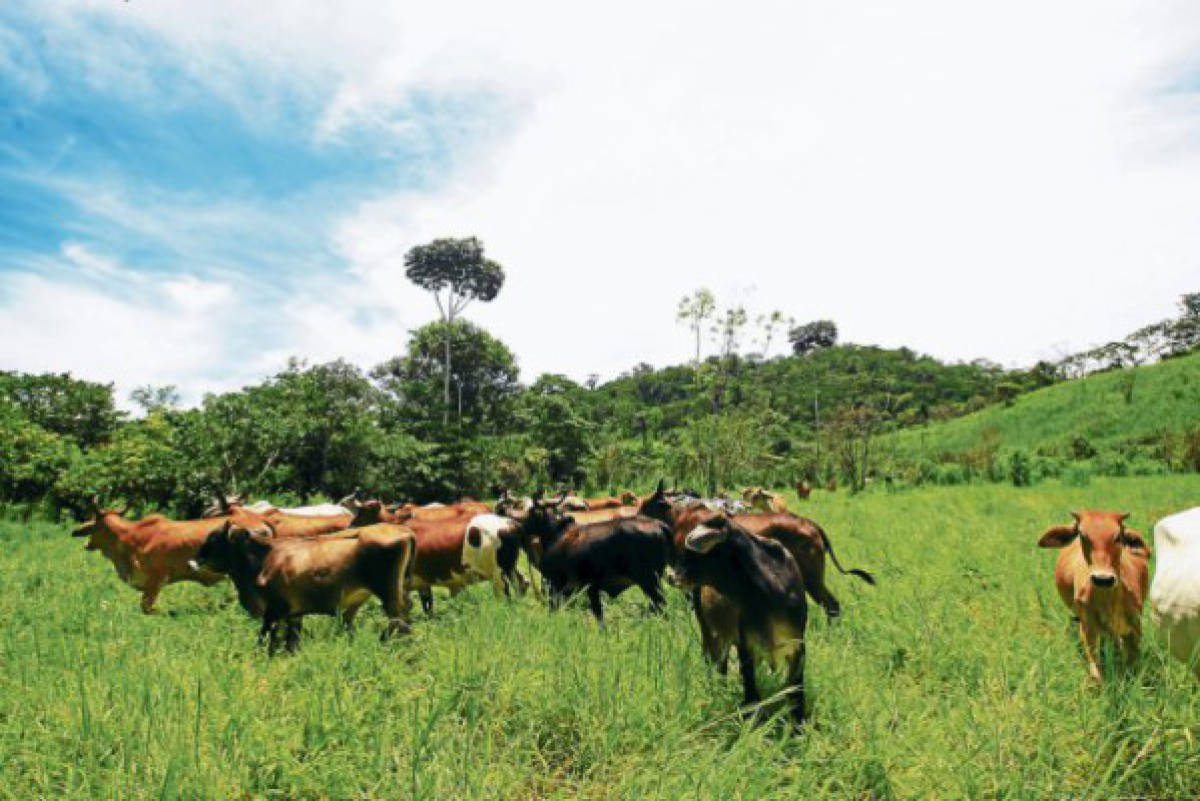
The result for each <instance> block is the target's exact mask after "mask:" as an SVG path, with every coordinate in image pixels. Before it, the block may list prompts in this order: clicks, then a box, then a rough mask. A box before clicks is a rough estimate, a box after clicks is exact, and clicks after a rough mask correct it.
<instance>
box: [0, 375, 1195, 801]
mask: <svg viewBox="0 0 1200 801" xmlns="http://www.w3.org/2000/svg"><path fill="white" fill-rule="evenodd" d="M1068 389H1069V388H1068ZM789 500H790V503H791V505H792V507H793V508H795V509H799V510H800V511H801V513H802V514H806V515H808V516H811V517H813V518H814V519H816V520H818V521H819V522H821V523H822V524H823V525H824V526H825V527H826V529H827V530H828V531H829V533H830V536H831V538H832V540H833V543H834V546H835V548H836V550H837V553H838V556H839V557H840V558H841V560H842V562H843V563H844V564H846V565H847V566H850V565H853V566H858V567H863V568H866V569H868V570H871V571H873V572H874V573H875V574H876V576H877V577H878V579H879V585H878V586H877V587H869V586H866V585H865V584H863V583H862V582H859V581H857V580H856V579H852V578H848V577H843V576H840V575H837V574H836V573H833V574H832V575H831V578H830V586H831V588H832V589H833V591H834V592H835V594H837V595H838V596H839V597H840V598H841V600H842V601H843V603H844V605H845V614H844V617H843V619H842V620H841V621H840V622H839V623H837V624H835V625H828V624H827V623H826V622H825V620H824V618H823V616H822V615H820V614H819V610H818V609H817V608H816V607H815V606H810V609H811V611H812V615H811V618H810V619H811V621H812V622H811V623H810V627H809V645H808V690H809V704H810V722H809V724H808V726H807V727H806V728H805V729H804V730H803V731H802V732H801V733H799V734H794V733H792V732H791V731H790V728H789V727H788V726H787V725H786V714H785V713H783V712H781V713H780V714H779V716H778V717H776V718H774V719H771V720H769V721H768V722H766V723H764V724H761V725H754V724H753V723H751V722H750V721H748V720H746V719H743V717H742V716H740V715H739V714H738V713H737V710H738V704H739V702H740V699H741V689H740V684H739V682H738V680H737V678H736V669H734V670H732V671H731V675H729V676H727V677H723V676H720V675H718V674H717V673H715V672H714V671H711V670H709V669H708V668H706V666H705V664H704V662H703V661H702V659H701V655H700V647H699V638H698V634H697V629H696V624H695V622H694V620H693V617H692V614H691V611H690V609H689V607H688V604H687V603H686V600H685V598H684V597H683V596H682V595H681V594H680V593H678V592H676V591H674V590H669V591H668V594H669V598H670V607H669V610H668V612H667V614H666V615H665V617H663V618H658V617H654V616H651V615H648V614H647V613H646V612H645V606H646V602H645V600H644V599H643V598H642V597H641V596H640V594H639V593H638V592H637V590H632V591H630V592H628V593H627V594H626V595H624V596H622V597H621V598H620V599H618V600H617V601H616V602H614V603H611V604H610V605H609V610H610V614H609V621H608V627H607V629H606V630H601V629H599V628H598V627H597V626H596V625H595V623H594V622H593V620H592V619H591V616H590V615H589V614H588V613H587V612H586V611H585V610H584V609H583V607H582V605H579V604H575V605H574V606H572V607H569V608H566V609H563V610H560V611H559V612H557V613H554V614H550V613H548V612H547V611H546V609H545V608H544V607H543V606H541V605H539V604H538V603H536V602H535V601H534V599H533V598H532V597H527V598H525V599H523V600H519V601H513V602H498V601H497V600H496V599H494V598H493V595H492V591H491V589H490V587H488V586H486V585H478V586H475V587H473V588H472V589H471V590H469V591H468V592H466V593H464V594H463V595H460V596H459V597H457V598H455V599H449V598H448V597H447V596H446V595H445V594H444V593H443V594H439V595H438V596H437V608H436V610H435V613H434V615H433V617H432V618H426V617H424V616H423V615H422V614H421V613H420V611H419V608H418V610H417V611H416V612H415V616H414V632H413V634H412V635H411V636H409V637H405V638H400V639H399V640H397V641H392V642H389V643H386V644H380V642H379V641H378V638H377V636H376V635H377V634H378V633H379V631H380V629H381V626H382V623H383V618H382V615H381V614H380V613H379V609H378V606H377V605H376V604H374V602H373V603H372V606H371V607H369V608H370V609H371V613H370V614H363V615H360V617H359V624H360V625H359V630H358V632H357V634H355V635H353V636H349V635H346V634H344V633H342V632H341V631H340V630H339V629H338V627H336V626H335V625H334V624H333V622H332V621H330V620H328V619H320V618H310V619H309V621H308V622H307V623H306V626H305V639H304V643H303V646H302V648H301V651H300V652H299V653H298V654H297V655H294V656H278V657H276V658H274V659H268V658H267V657H266V655H265V653H264V652H263V651H262V650H261V649H259V648H258V647H256V645H255V642H254V634H255V631H256V624H255V623H253V622H252V621H251V620H250V619H249V618H248V617H247V616H246V615H245V614H244V613H243V612H242V610H241V609H240V608H239V607H238V605H237V603H236V601H235V600H234V595H233V590H232V587H231V586H230V585H228V584H222V585H218V586H217V587H214V588H212V589H208V590H206V589H203V588H200V587H198V586H194V585H173V586H171V587H168V588H167V589H166V590H165V591H164V592H163V594H162V596H161V597H160V600H159V605H160V607H161V608H162V609H163V610H165V611H166V612H167V614H162V615H158V616H153V617H146V616H143V615H142V614H140V612H139V611H138V595H137V593H136V592H135V591H133V590H132V589H130V588H128V587H126V586H124V585H122V584H120V583H119V582H118V580H117V578H116V575H115V573H114V571H113V569H112V566H111V565H110V563H108V562H107V561H106V560H104V559H103V557H101V556H100V555H99V554H98V553H94V552H93V553H87V552H85V551H84V550H83V547H82V544H83V543H82V541H81V540H77V539H71V538H69V537H68V536H67V528H66V527H61V526H52V525H48V524H18V523H4V524H0V539H2V540H3V545H4V547H3V548H0V586H2V589H3V591H2V592H0V621H2V622H0V626H2V629H0V665H2V667H3V669H2V670H0V760H2V761H0V765H2V766H3V767H2V770H3V781H0V796H2V797H5V798H14V799H31V798H55V799H59V798H72V799H105V798H122V799H127V798H128V799H134V798H154V799H171V798H219V799H228V798H264V799H265V798H336V799H354V798H414V799H415V798H425V799H431V798H462V799H482V798H511V799H541V798H593V799H601V798H636V799H646V798H714V799H716V798H721V799H726V798H838V799H843V798H862V799H867V798H919V799H927V798H1029V799H1045V798H1052V797H1057V798H1063V797H1095V798H1105V799H1116V798H1130V797H1145V798H1195V797H1197V796H1200V685H1198V684H1197V683H1196V682H1195V680H1194V679H1193V678H1192V677H1191V675H1190V674H1189V673H1188V672H1187V670H1186V669H1185V667H1184V666H1183V665H1181V664H1178V663H1175V662H1173V661H1171V660H1170V659H1169V658H1168V657H1167V656H1166V655H1165V653H1164V651H1163V649H1162V648H1161V647H1160V646H1159V645H1158V644H1157V643H1156V642H1155V639H1154V636H1153V630H1152V628H1151V626H1150V624H1149V620H1148V619H1147V620H1146V626H1147V634H1148V636H1147V637H1146V639H1145V641H1144V648H1143V658H1142V660H1141V662H1140V665H1139V666H1138V667H1137V668H1136V670H1135V671H1134V672H1133V673H1131V674H1127V675H1122V674H1121V673H1120V671H1119V670H1118V668H1117V666H1116V665H1115V664H1109V665H1108V669H1109V675H1110V676H1111V679H1110V681H1109V682H1108V683H1107V684H1106V685H1105V686H1104V687H1103V688H1102V689H1094V688H1088V687H1087V686H1085V683H1084V668H1083V664H1082V661H1081V658H1080V655H1079V650H1078V646H1077V644H1076V637H1075V633H1074V628H1073V627H1072V626H1071V624H1070V621H1069V617H1068V613H1067V611H1066V610H1065V609H1064V608H1063V607H1062V605H1061V603H1060V601H1059V599H1058V597H1057V595H1056V593H1055V592H1054V588H1053V583H1052V578H1051V576H1052V572H1053V562H1054V556H1055V554H1054V552H1052V551H1046V550H1039V549H1038V548H1037V547H1036V544H1035V543H1036V541H1037V538H1038V536H1039V534H1040V533H1041V531H1042V530H1043V529H1044V528H1045V527H1046V526H1048V525H1050V524H1054V523H1060V522H1066V521H1067V520H1068V519H1069V518H1068V515H1067V512H1068V510H1069V509H1073V508H1080V507H1088V506H1096V507H1100V508H1119V509H1123V510H1127V511H1130V512H1132V513H1133V518H1132V521H1131V525H1133V526H1134V527H1137V528H1139V529H1142V530H1143V531H1145V532H1146V533H1147V534H1148V533H1149V529H1150V528H1151V527H1152V526H1153V523H1154V521H1155V520H1157V519H1158V518H1159V517H1161V516H1163V515H1166V514H1168V513H1171V512H1175V511H1178V510H1181V509H1184V508H1188V507H1191V506H1195V505H1197V504H1200V480H1198V479H1197V478H1196V477H1195V476H1166V477H1145V478H1124V479H1097V480H1095V481H1093V482H1092V483H1091V484H1089V485H1088V486H1086V487H1067V486H1062V485H1059V484H1057V483H1054V482H1046V483H1043V484H1040V485H1038V486H1036V487H1033V488H1024V489H1017V488H1013V487H1008V486H1000V485H986V486H970V487H955V488H925V489H921V490H913V491H906V492H898V493H895V494H887V493H885V492H883V491H882V490H878V491H876V490H872V491H871V492H868V493H866V494H864V495H862V496H859V497H850V496H848V495H846V494H844V493H821V492H818V493H814V498H813V499H811V500H810V501H807V502H804V503H799V502H797V501H796V500H795V499H794V498H790V499H789ZM1147 618H1148V615H1147ZM1109 661H1110V662H1111V661H1112V660H1111V655H1110V660H1109ZM764 670H765V669H764ZM760 679H761V683H762V686H763V690H764V695H770V694H771V693H773V692H775V691H776V690H778V688H779V677H778V676H776V675H774V674H770V673H766V672H763V673H760Z"/></svg>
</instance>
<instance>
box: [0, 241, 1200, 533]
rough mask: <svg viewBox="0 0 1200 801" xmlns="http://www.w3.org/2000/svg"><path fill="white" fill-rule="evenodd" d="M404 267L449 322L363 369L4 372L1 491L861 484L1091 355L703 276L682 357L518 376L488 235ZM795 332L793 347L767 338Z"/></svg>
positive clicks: (422, 251)
mask: <svg viewBox="0 0 1200 801" xmlns="http://www.w3.org/2000/svg"><path fill="white" fill-rule="evenodd" d="M406 268H407V273H408V275H409V277H410V279H412V280H413V281H414V283H416V284H418V285H419V286H421V287H423V288H425V289H427V290H428V291H430V293H431V294H433V296H434V298H435V299H436V301H437V307H438V310H439V319H438V320H437V321H436V322H433V323H430V324H428V325H425V326H422V327H420V328H417V329H415V330H413V331H412V332H410V336H409V340H408V342H407V343H406V345H405V348H404V350H403V351H402V352H401V353H399V354H397V355H396V356H395V357H393V358H391V359H388V360H387V361H385V362H383V363H381V364H378V365H375V366H373V367H372V368H370V369H369V370H365V371H364V370H362V369H360V368H359V367H357V366H355V365H352V364H349V363H347V362H345V361H341V360H339V361H334V362H329V363H326V364H308V363H306V362H304V361H302V360H299V359H293V360H292V361H290V362H289V363H288V364H287V365H286V367H285V368H284V369H283V370H282V371H280V372H279V373H277V374H276V375H274V376H271V377H270V378H268V379H266V380H264V381H262V382H260V383H258V384H255V385H253V386H248V387H244V388H242V389H240V390H237V391H234V392H226V393H222V394H210V395H206V396H205V397H204V399H203V401H202V402H201V403H200V404H199V406H197V407H196V408H192V409H181V408H179V403H178V400H179V398H178V394H177V393H176V392H175V391H174V388H173V387H153V386H148V387H140V388H138V389H137V390H135V391H134V392H133V393H132V396H131V400H132V401H133V403H134V404H136V405H137V406H138V407H139V408H140V409H141V411H142V414H141V415H140V416H131V415H127V414H125V413H123V412H121V411H120V410H119V409H118V408H117V404H116V402H115V398H114V388H113V385H112V384H103V383H96V382H90V381H84V380H80V379H77V378H74V377H72V376H70V375H65V374H46V375H30V374H23V373H16V372H0V502H5V503H8V504H21V505H25V506H27V507H37V508H39V509H41V510H43V511H44V512H45V513H48V514H57V513H60V512H62V511H64V510H70V511H82V510H83V508H84V506H85V504H86V501H87V499H88V498H90V497H91V495H92V494H93V493H95V492H101V493H103V494H105V495H106V497H107V498H111V499H113V500H114V501H115V500H116V499H120V500H122V501H124V502H128V503H132V504H134V505H135V506H140V507H143V508H155V509H159V510H163V511H170V512H173V513H177V514H181V515H191V514H196V513H198V512H199V511H200V510H201V509H202V508H203V506H204V505H205V504H206V503H207V502H208V500H209V499H210V498H211V497H212V496H213V494H215V493H217V492H240V493H248V494H250V495H255V496H264V497H270V498H272V499H274V500H276V501H277V502H280V503H290V502H307V501H310V500H313V499H315V498H321V497H324V498H330V497H339V496H340V495H342V494H344V493H346V492H348V491H350V490H351V489H353V488H355V487H358V488H361V489H362V490H363V491H364V492H368V493H370V494H372V495H377V496H380V497H385V498H388V499H396V500H415V501H419V502H425V501H430V500H449V499H454V498H457V497H460V496H461V495H470V496H475V497H484V496H488V495H491V494H492V493H494V492H496V491H497V490H498V488H500V487H509V488H512V489H524V490H528V489H532V488H533V487H535V486H538V485H540V486H543V487H547V488H550V487H574V488H578V489H580V490H587V491H592V492H595V493H597V494H599V493H609V492H615V491H619V490H620V489H625V488H644V487H647V486H649V485H651V484H653V483H654V482H655V481H657V480H658V478H660V477H665V478H667V479H668V480H669V481H672V482H675V483H678V484H687V485H690V486H693V487H696V488H699V489H703V490H704V491H707V492H712V493H715V492H717V491H719V490H721V489H728V488H732V487H736V486H739V485H741V484H748V483H754V484H764V485H773V486H780V485H785V484H791V483H793V482H795V481H797V480H801V479H804V480H808V481H811V482H813V483H818V482H826V481H829V480H830V479H832V480H834V481H837V480H840V481H841V482H843V484H844V485H847V486H849V487H850V488H851V489H859V488H861V487H862V486H864V485H865V483H866V482H867V480H868V479H869V478H870V477H871V475H872V474H873V473H874V472H876V471H877V467H876V463H875V461H873V460H874V459H875V458H876V457H875V454H874V452H873V447H872V442H873V441H874V440H875V438H876V437H878V435H879V434H880V433H883V432H885V431H888V430H893V429H896V428H902V427H907V426H913V425H921V424H925V423H928V422H932V421H937V420H941V419H947V418H950V417H955V416H959V415H962V414H967V413H969V412H972V411H975V410H977V409H980V408H983V407H984V406H987V405H989V404H993V403H1010V402H1012V399H1013V398H1014V397H1015V396H1017V395H1019V394H1021V393H1023V392H1027V391H1031V390H1033V389H1037V388H1040V387H1043V386H1047V385H1049V384H1052V383H1055V382H1057V381H1062V380H1068V379H1070V378H1072V377H1075V375H1076V374H1077V373H1079V374H1081V373H1080V371H1074V372H1073V370H1072V369H1071V368H1069V367H1068V365H1067V363H1066V360H1064V362H1062V363H1058V364H1052V363H1046V362H1042V363H1039V364H1037V365H1034V366H1033V367H1032V368H1029V369H1025V370H1010V369H1005V368H1003V367H1001V366H1000V365H998V364H995V363H992V362H988V361H986V360H976V361H973V362H969V363H952V364H951V363H944V362H941V361H939V360H937V359H934V358H933V357H930V356H925V355H921V354H918V353H916V352H914V351H912V350H910V349H908V348H896V349H887V348H880V347H875V346H869V345H856V344H838V341H837V340H838V332H837V328H836V325H835V324H834V323H833V322H832V321H829V320H817V321H813V322H811V323H804V324H799V325H798V324H796V323H795V322H794V321H792V320H789V319H787V318H786V317H785V316H784V314H783V313H782V312H779V311H771V312H766V313H761V314H751V313H749V312H748V311H747V310H746V309H745V308H743V307H741V306H732V307H728V308H720V307H719V304H718V302H717V299H716V297H715V296H714V295H713V294H712V293H711V292H708V291H707V290H703V289H702V290H698V291H696V292H695V293H693V294H691V295H689V296H687V297H685V298H684V299H683V300H682V301H681V302H680V304H679V307H678V309H677V318H678V320H679V322H680V323H681V324H683V325H685V326H686V327H687V328H688V329H689V331H690V333H691V334H692V335H693V339H694V342H693V353H692V358H691V360H690V362H689V363H687V364H682V365H675V366H669V367H664V368H660V369H656V368H654V367H651V366H650V365H647V364H639V365H636V366H634V367H633V368H631V369H630V370H629V371H627V372H625V373H623V374H622V375H620V376H618V377H616V378H614V379H612V380H609V381H606V382H601V381H600V380H599V378H598V377H597V376H590V377H589V378H588V379H587V380H586V381H584V382H583V383H579V382H576V381H574V380H572V379H571V378H569V377H567V376H565V375H558V374H545V375H541V376H538V377H537V378H536V379H534V380H533V381H532V382H531V383H529V384H522V383H521V381H520V374H519V370H518V366H517V360H516V357H515V356H514V354H513V353H512V351H511V350H510V349H509V348H508V347H507V346H506V345H505V344H504V343H503V342H501V341H500V340H499V339H497V338H496V337H494V336H492V335H491V334H490V333H489V332H487V331H486V330H484V329H482V328H480V327H479V326H476V325H474V324H473V323H471V322H470V321H468V320H466V319H463V318H462V316H461V315H462V312H463V310H464V309H465V308H466V307H467V305H468V304H469V303H470V302H472V301H480V302H488V301H490V300H492V299H494V298H495V297H496V296H497V295H498V293H499V292H500V289H501V287H502V285H503V282H504V272H503V269H502V268H501V267H500V265H499V264H497V263H496V262H494V261H491V260H490V259H487V258H486V257H485V255H484V252H483V248H482V245H480V244H479V243H478V241H477V240H474V239H473V238H472V239H466V240H435V241H434V242H432V243H430V244H429V245H425V246H420V247H417V248H414V249H413V250H412V251H410V252H409V254H408V256H407V257H406ZM1182 309H1183V313H1182V314H1181V316H1180V317H1179V318H1178V319H1177V320H1168V321H1163V322H1162V323H1159V324H1155V326H1149V327H1147V329H1150V328H1153V329H1154V331H1155V334H1154V336H1153V337H1151V336H1150V335H1149V334H1146V330H1147V329H1140V330H1139V331H1138V332H1135V333H1134V334H1133V335H1131V338H1130V339H1131V340H1132V341H1134V342H1137V343H1145V344H1141V345H1138V351H1137V352H1138V354H1141V358H1142V360H1143V361H1144V360H1145V359H1147V358H1166V357H1169V356H1171V355H1173V354H1177V353H1181V352H1187V351H1189V350H1192V349H1194V348H1195V347H1196V346H1197V345H1198V344H1200V324H1198V321H1200V293H1197V294H1193V295H1187V296H1185V297H1184V300H1183V304H1182ZM785 339H786V341H787V343H788V345H790V348H788V349H789V350H790V353H786V354H774V355H773V349H774V348H775V346H778V345H780V344H781V343H782V341H783V340H785ZM706 348H707V353H706V352H705V351H706ZM1105 352H1106V353H1107V351H1105ZM1124 352H1125V351H1122V353H1124ZM1089 353H1090V352H1089ZM1100 358H1101V357H1098V356H1096V355H1094V354H1093V355H1089V356H1088V357H1087V359H1088V360H1089V361H1087V365H1088V366H1089V367H1092V368H1093V369H1121V368H1122V367H1123V366H1125V365H1127V364H1128V363H1130V361H1129V358H1127V357H1124V356H1123V357H1122V359H1123V361H1121V362H1120V364H1119V365H1117V364H1115V363H1111V360H1110V363H1107V366H1104V363H1102V366H1100V367H1096V364H1095V363H1096V362H1097V360H1098V359H1100ZM1104 358H1107V357H1104ZM1071 364H1074V362H1071Z"/></svg>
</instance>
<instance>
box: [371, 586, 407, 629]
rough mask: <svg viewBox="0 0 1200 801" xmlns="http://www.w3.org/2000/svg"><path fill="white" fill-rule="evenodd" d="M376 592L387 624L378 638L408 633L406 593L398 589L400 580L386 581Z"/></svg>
mask: <svg viewBox="0 0 1200 801" xmlns="http://www.w3.org/2000/svg"><path fill="white" fill-rule="evenodd" d="M389 578H391V577H389ZM381 590H382V591H381V592H379V593H378V595H379V600H380V601H381V602H382V603H383V611H384V613H386V614H387V617H388V624H387V627H386V628H385V629H384V630H383V633H382V634H381V635H380V637H379V639H380V640H381V641H382V640H386V639H388V638H389V637H391V636H392V635H393V634H408V633H409V632H411V631H412V627H411V626H409V624H408V609H409V604H408V593H406V592H401V591H400V582H399V581H398V580H396V581H388V582H386V583H385V585H384V587H382V588H381Z"/></svg>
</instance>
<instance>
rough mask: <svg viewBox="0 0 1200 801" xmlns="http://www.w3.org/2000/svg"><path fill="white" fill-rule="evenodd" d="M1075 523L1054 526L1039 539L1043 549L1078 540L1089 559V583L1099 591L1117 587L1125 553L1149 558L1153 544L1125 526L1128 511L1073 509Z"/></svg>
mask: <svg viewBox="0 0 1200 801" xmlns="http://www.w3.org/2000/svg"><path fill="white" fill-rule="evenodd" d="M1071 517H1073V518H1075V522H1074V523H1073V524H1069V525H1063V526H1051V527H1050V528H1048V529H1046V531H1045V533H1044V534H1042V536H1041V538H1040V539H1039V540H1038V546H1039V547H1041V548H1062V547H1065V546H1067V545H1070V544H1071V543H1072V542H1074V541H1075V540H1076V539H1078V540H1079V547H1080V550H1081V551H1082V553H1083V558H1084V560H1085V561H1086V562H1087V565H1088V571H1089V584H1090V586H1091V588H1093V589H1096V590H1101V591H1104V590H1109V589H1112V588H1113V587H1115V586H1116V584H1117V581H1118V579H1119V577H1120V574H1121V559H1122V558H1125V552H1126V551H1129V552H1130V553H1131V554H1134V555H1136V556H1139V557H1141V558H1145V557H1146V556H1148V555H1149V554H1150V546H1149V545H1147V544H1146V540H1145V539H1144V538H1143V537H1142V535H1141V534H1140V533H1139V532H1137V531H1135V530H1133V529H1131V528H1126V527H1125V520H1126V518H1128V517H1129V514H1128V513H1127V512H1097V511H1094V510H1090V509H1088V510H1084V511H1082V512H1071Z"/></svg>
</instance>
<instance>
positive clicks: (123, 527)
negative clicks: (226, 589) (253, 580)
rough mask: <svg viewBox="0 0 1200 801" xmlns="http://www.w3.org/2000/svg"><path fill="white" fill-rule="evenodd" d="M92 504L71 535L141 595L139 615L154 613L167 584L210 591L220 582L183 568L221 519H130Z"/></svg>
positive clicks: (217, 576)
mask: <svg viewBox="0 0 1200 801" xmlns="http://www.w3.org/2000/svg"><path fill="white" fill-rule="evenodd" d="M92 506H93V508H94V511H93V515H92V518H91V519H90V520H88V521H87V522H86V523H84V524H83V525H81V526H79V527H78V528H76V529H75V530H74V531H72V532H71V536H72V537H88V541H87V545H86V546H85V547H86V548H87V550H89V551H100V552H101V553H103V554H104V556H105V557H107V558H108V560H109V561H110V562H112V563H113V566H114V567H115V568H116V569H117V576H119V577H120V579H121V581H124V582H125V583H126V584H128V585H130V586H131V587H134V588H135V589H139V590H141V591H142V612H144V613H146V614H151V613H152V612H154V611H155V609H154V602H155V601H156V600H157V599H158V593H159V591H161V590H162V588H163V587H165V586H166V585H168V584H174V583H175V582H177V581H195V582H198V583H200V584H203V585H204V586H206V587H210V586H212V585H213V584H216V583H217V582H219V581H221V580H222V579H223V578H225V577H224V576H222V575H221V574H219V573H213V572H212V571H209V570H196V569H195V568H193V567H192V566H191V565H190V564H189V562H190V561H191V560H192V558H193V557H195V555H196V551H197V550H199V548H200V546H201V545H203V544H204V539H205V537H207V536H208V532H209V531H211V530H212V527H213V524H214V523H220V522H221V519H213V518H207V519H203V520H168V519H167V518H165V517H163V516H162V515H151V516H150V517H147V518H144V519H142V520H138V521H132V520H126V519H125V517H124V515H123V513H121V512H115V511H113V510H112V509H101V508H100V505H99V503H98V501H97V499H93V500H92Z"/></svg>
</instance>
